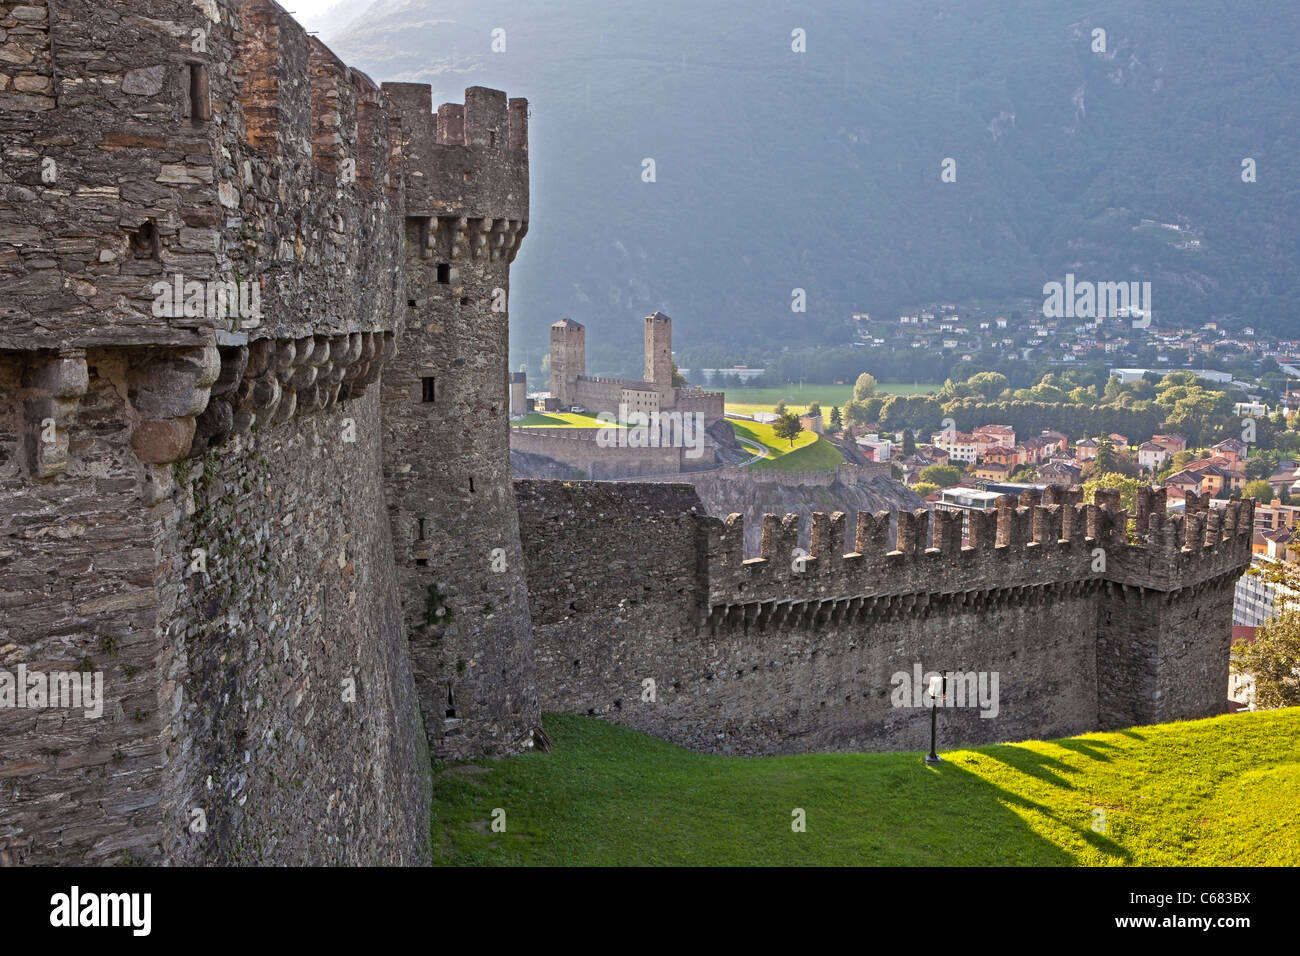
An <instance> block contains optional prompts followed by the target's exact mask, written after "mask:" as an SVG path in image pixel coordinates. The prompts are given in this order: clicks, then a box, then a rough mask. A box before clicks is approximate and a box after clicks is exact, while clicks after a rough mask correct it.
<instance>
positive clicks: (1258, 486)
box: [1241, 478, 1273, 502]
mask: <svg viewBox="0 0 1300 956" xmlns="http://www.w3.org/2000/svg"><path fill="white" fill-rule="evenodd" d="M1241 496H1242V497H1243V498H1254V499H1255V500H1256V501H1263V502H1269V501H1272V500H1273V486H1272V485H1270V484H1269V483H1268V482H1267V481H1265V480H1264V479H1263V478H1256V479H1255V480H1254V481H1248V482H1246V487H1245V488H1242V489H1241Z"/></svg>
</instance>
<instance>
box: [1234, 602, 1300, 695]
mask: <svg viewBox="0 0 1300 956" xmlns="http://www.w3.org/2000/svg"><path fill="white" fill-rule="evenodd" d="M1232 669H1233V670H1234V671H1236V672H1237V673H1243V672H1244V673H1249V674H1251V675H1252V676H1254V678H1255V705H1256V706H1257V707H1263V708H1270V707H1294V706H1295V705H1297V704H1300V676H1298V675H1300V609H1297V608H1296V607H1295V605H1294V604H1292V605H1289V606H1284V607H1283V608H1282V609H1281V610H1280V611H1279V612H1278V613H1277V614H1275V615H1274V616H1273V617H1271V618H1269V619H1268V620H1267V621H1265V622H1264V624H1263V626H1261V627H1260V628H1259V630H1257V631H1256V632H1255V640H1254V641H1253V642H1251V643H1249V644H1248V643H1246V642H1245V641H1238V642H1237V643H1236V644H1233V645H1232Z"/></svg>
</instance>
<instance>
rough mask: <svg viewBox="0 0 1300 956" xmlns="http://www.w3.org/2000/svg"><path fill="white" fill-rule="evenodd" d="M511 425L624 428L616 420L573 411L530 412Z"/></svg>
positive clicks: (527, 426)
mask: <svg viewBox="0 0 1300 956" xmlns="http://www.w3.org/2000/svg"><path fill="white" fill-rule="evenodd" d="M510 424H511V426H512V427H513V426H522V427H523V428H539V427H542V426H546V427H549V428H604V427H606V426H607V425H612V426H613V427H615V428H622V427H623V426H622V425H619V424H617V423H615V422H602V421H601V420H600V419H599V418H597V417H596V416H595V415H576V414H574V413H573V412H545V413H542V412H529V413H528V414H527V415H525V416H524V417H523V418H521V419H520V420H519V421H517V422H511V423H510Z"/></svg>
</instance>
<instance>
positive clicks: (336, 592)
mask: <svg viewBox="0 0 1300 956" xmlns="http://www.w3.org/2000/svg"><path fill="white" fill-rule="evenodd" d="M431 97H432V94H431V91H430V89H429V87H427V86H422V85H418V84H403V83H387V84H383V85H382V86H376V85H375V84H374V83H373V82H371V81H370V79H369V78H368V77H366V76H364V75H363V74H361V73H359V72H357V71H356V70H353V69H350V68H348V67H347V66H346V65H344V64H343V63H341V62H340V61H339V60H338V59H337V58H336V57H335V56H334V55H333V54H332V53H331V52H330V51H329V50H328V49H327V48H326V47H325V46H324V45H322V44H321V43H319V42H318V41H317V40H315V39H314V38H311V37H309V36H307V34H306V33H305V32H304V31H303V30H302V29H301V28H300V27H299V26H298V25H297V24H296V23H295V22H294V21H293V20H292V19H291V18H290V17H289V16H288V15H287V14H285V12H284V11H283V10H282V9H281V8H280V7H279V6H277V5H276V4H275V3H273V2H271V0H192V2H191V0H139V2H132V3H129V4H128V3H118V2H113V3H110V2H104V0H60V2H58V3H57V4H51V3H47V2H46V0H24V2H22V3H13V2H0V864H4V863H17V864H34V863H90V864H123V863H133V862H144V863H158V862H172V863H211V864H224V863H258V862H260V863H419V862H423V861H424V860H426V859H427V858H428V810H429V799H430V790H429V776H428V774H429V760H430V757H431V756H432V757H433V758H436V759H439V760H456V759H460V758H464V757H467V756H472V755H477V754H485V753H493V754H504V753H514V752H518V751H520V750H522V749H525V748H527V747H529V746H531V745H532V744H533V742H534V740H535V739H537V737H536V734H537V730H538V728H539V727H540V714H541V712H542V711H544V710H562V711H576V712H580V713H593V714H598V715H602V716H605V717H608V718H610V719H615V720H618V721H620V722H624V723H627V724H628V725H630V726H634V727H639V728H642V729H645V730H648V731H651V732H653V733H657V734H660V735H662V736H664V737H667V738H669V739H673V740H677V741H680V742H682V743H684V744H687V745H689V746H693V747H696V748H698V749H704V750H711V751H718V752H742V753H775V752H790V751H799V750H808V749H876V748H886V747H889V748H896V747H914V746H918V745H919V742H920V734H921V732H922V731H921V727H922V725H923V723H924V721H922V720H920V719H918V718H917V715H916V713H915V712H912V711H908V710H899V709H895V708H891V707H890V706H889V701H888V691H889V684H888V681H889V675H890V673H892V672H894V671H900V670H909V669H910V668H911V667H912V665H913V662H921V663H923V664H924V666H925V667H926V668H927V669H940V668H944V667H947V668H952V669H958V668H961V669H970V670H1000V671H1001V673H1002V675H1003V679H1002V694H1003V700H1002V705H1001V714H1000V716H999V718H997V719H994V720H986V719H981V718H979V717H978V714H976V713H974V712H971V713H964V712H951V713H945V714H944V715H943V716H942V718H941V719H942V720H944V721H945V722H946V723H945V727H946V731H945V732H946V734H947V735H948V736H949V739H951V740H952V741H953V742H957V741H961V742H980V741H986V740H999V739H1013V738H1016V737H1025V736H1042V735H1048V734H1061V733H1070V732H1075V731H1082V730H1089V729H1094V728H1097V727H1118V726H1126V725H1129V724H1133V723H1141V722H1146V721H1151V720H1167V719H1176V718H1182V717H1195V716H1204V715H1208V714H1212V713H1218V712H1220V710H1221V709H1222V702H1223V697H1224V689H1225V687H1226V682H1227V666H1228V665H1227V642H1228V634H1229V630H1230V629H1229V626H1228V625H1229V623H1230V613H1231V593H1232V584H1233V581H1234V580H1235V578H1236V577H1237V576H1239V575H1240V574H1241V572H1242V570H1243V569H1244V567H1245V566H1246V565H1247V564H1248V562H1249V556H1250V530H1251V524H1252V521H1251V506H1250V503H1249V502H1243V503H1234V504H1233V505H1232V506H1231V507H1230V508H1229V509H1228V510H1227V512H1226V513H1225V514H1220V513H1219V512H1211V513H1209V514H1208V515H1207V514H1205V513H1204V511H1203V509H1201V508H1200V506H1199V503H1198V502H1196V501H1192V502H1191V507H1190V508H1189V513H1188V515H1187V516H1186V517H1181V516H1178V517H1168V516H1166V515H1165V508H1164V501H1163V498H1162V497H1160V496H1158V495H1156V494H1145V495H1143V496H1141V498H1140V499H1139V502H1138V509H1137V511H1138V513H1137V515H1136V516H1135V520H1132V521H1130V518H1129V516H1127V515H1125V514H1124V512H1123V511H1121V510H1120V507H1119V502H1118V500H1117V499H1115V498H1113V497H1107V496H1104V495H1103V497H1102V500H1101V501H1100V502H1099V506H1094V505H1088V506H1084V505H1082V504H1081V503H1080V502H1079V501H1078V500H1077V496H1072V495H1064V496H1059V497H1058V496H1055V495H1053V496H1049V498H1048V499H1046V500H1043V501H1036V500H1026V501H1023V502H1020V503H1019V504H1018V506H1017V505H1015V504H1012V503H1007V506H1006V507H1004V508H1003V509H1002V511H1001V512H999V513H998V514H997V515H994V516H981V515H972V516H971V522H972V523H971V531H970V538H969V541H968V542H966V543H963V540H962V536H961V530H960V526H959V525H958V524H954V520H953V519H952V516H949V515H944V514H927V513H925V512H920V513H917V514H909V513H901V514H898V515H894V516H891V515H889V514H887V513H882V514H878V515H866V514H860V515H859V516H858V520H857V524H856V527H855V528H853V529H846V528H845V527H844V520H843V516H840V515H824V514H817V515H814V516H813V518H812V540H811V546H810V548H809V551H810V552H811V556H810V557H809V558H807V560H806V561H798V562H792V561H791V560H790V553H791V551H792V550H793V545H794V540H793V536H794V534H796V533H797V527H796V522H795V521H794V520H793V518H791V517H787V518H785V519H780V518H777V517H774V516H769V517H767V518H765V519H764V522H763V529H762V553H761V556H759V557H749V556H747V555H746V554H745V549H744V528H743V524H742V522H740V520H739V519H736V518H733V519H729V520H725V521H724V520H719V519H717V518H713V517H709V516H707V515H706V514H704V510H703V508H702V507H701V506H700V504H699V499H698V497H697V496H696V494H695V492H694V490H693V489H692V488H690V487H687V486H681V485H675V484H650V483H645V484H623V485H607V484H599V483H587V482H574V483H563V482H543V481H519V482H512V481H511V479H510V474H509V427H508V415H507V406H506V401H507V396H506V379H507V368H506V355H507V348H506V346H507V330H508V314H509V313H508V304H509V292H510V284H509V278H510V277H509V269H510V264H511V262H512V261H513V259H514V257H515V255H516V253H517V251H518V249H519V248H520V243H521V241H522V240H523V238H524V236H525V234H526V232H527V229H528V130H527V124H528V107H527V104H526V102H525V101H524V100H520V99H513V100H508V99H507V98H506V97H505V95H504V94H502V93H499V92H497V91H494V90H488V89H483V88H477V87H475V88H471V89H469V90H466V91H465V102H464V104H444V105H442V106H440V107H439V108H438V110H437V112H436V113H435V112H434V110H433V103H432V98H431ZM249 283H252V284H255V288H253V287H252V286H250V285H249ZM160 288H161V289H162V290H164V291H159V290H160ZM214 288H216V289H218V292H219V294H218V295H217V296H215V298H214V296H213V295H212V294H211V292H212V290H213V289H214ZM176 289H179V290H180V293H181V294H180V295H176V294H174V293H173V292H171V291H165V290H176ZM164 297H165V298H167V299H168V300H169V302H168V304H167V305H166V306H165V307H159V303H160V301H161V300H162V298H164ZM180 300H183V301H180ZM214 301H216V302H217V303H223V302H224V303H230V302H240V301H242V302H243V303H244V305H245V307H246V308H244V309H243V310H242V311H240V310H238V309H234V310H233V311H234V313H235V314H231V312H230V311H228V310H227V309H226V308H225V307H224V306H222V307H221V308H218V309H214V308H213V302H214ZM254 304H256V309H252V308H251V307H252V306H253V305H254ZM250 312H252V313H253V314H249V313H250ZM657 321H658V320H657V319H656V318H655V317H654V316H652V317H651V318H650V319H649V320H647V335H646V340H647V354H646V363H647V364H646V372H645V375H646V381H647V383H648V384H650V385H653V386H654V389H655V391H656V394H662V395H664V396H667V395H669V394H673V395H674V400H675V401H680V400H681V399H680V395H679V394H678V393H675V392H674V391H673V389H672V387H671V365H670V362H671V358H670V356H671V343H670V341H669V338H668V336H669V334H670V333H669V328H668V325H667V323H666V322H664V323H662V328H661V327H660V325H659V324H656V323H657ZM580 328H581V327H578V329H579V331H580ZM555 334H556V333H555V332H553V339H554V336H555ZM562 334H563V335H565V336H572V335H573V334H574V333H573V331H572V329H570V330H569V331H567V332H563V333H562ZM582 354H583V343H582V341H581V335H580V334H579V335H578V336H577V338H576V339H574V338H566V339H565V342H564V355H565V356H566V359H565V361H564V362H563V363H561V364H562V365H563V368H564V372H563V375H562V378H563V379H564V384H563V387H565V388H568V387H570V385H569V384H568V381H569V379H568V376H569V373H570V371H573V372H574V376H573V387H575V388H578V389H579V392H578V393H577V395H579V396H580V395H581V388H582V387H583V386H581V382H582V381H583V379H584V376H585V368H584V366H583V361H582ZM620 388H621V385H620ZM661 389H662V392H661ZM678 391H680V390H678ZM574 401H588V399H584V398H581V397H575V398H574ZM592 404H593V405H594V402H593V403H592ZM1098 552H1100V553H1101V554H1102V555H1103V557H1104V561H1102V562H1101V564H1100V565H1099V564H1098V561H1097V554H1098ZM20 670H21V672H22V673H24V674H26V673H41V674H47V675H62V676H61V677H60V681H62V685H61V686H64V687H67V686H69V685H71V684H73V683H74V682H75V681H74V678H76V677H78V676H79V675H88V676H89V675H99V676H100V677H102V687H103V699H102V704H103V707H102V713H101V714H99V715H97V716H96V715H92V714H90V713H88V712H87V709H86V708H83V707H73V706H63V704H64V703H66V702H63V701H61V702H59V705H57V706H56V702H55V701H54V700H52V699H47V698H45V697H43V696H42V697H39V698H38V697H32V696H30V695H27V694H26V690H27V688H26V687H23V688H21V689H20V688H18V687H17V686H16V685H15V684H14V683H13V680H12V677H11V675H14V674H16V673H19V672H20ZM647 679H651V680H653V681H654V682H655V686H656V687H657V693H656V695H655V697H654V699H653V700H645V699H643V697H644V692H643V688H644V687H645V683H644V682H645V681H646V680H647ZM50 686H51V687H53V686H55V683H53V682H52V683H51V684H50ZM20 693H21V694H23V695H24V696H23V698H22V701H23V703H22V705H19V703H18V700H19V697H18V695H19V694H20ZM6 694H7V695H8V696H6Z"/></svg>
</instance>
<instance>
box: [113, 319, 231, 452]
mask: <svg viewBox="0 0 1300 956" xmlns="http://www.w3.org/2000/svg"><path fill="white" fill-rule="evenodd" d="M220 374H221V356H220V353H219V352H218V351H217V347H216V346H215V345H210V346H207V347H205V348H175V349H149V350H147V351H145V352H144V354H143V355H141V356H140V357H139V358H136V359H135V360H133V361H132V363H131V365H130V368H129V372H128V376H129V378H128V381H129V385H128V392H127V397H128V398H129V400H130V402H131V405H132V407H133V408H134V409H135V412H136V414H137V415H139V417H140V423H139V424H138V425H137V426H136V428H135V432H134V433H133V434H132V435H131V447H132V448H133V449H134V450H135V453H136V456H137V457H138V458H139V459H140V460H141V461H143V462H146V463H148V464H151V465H165V464H169V463H170V462H174V461H179V460H180V459H181V458H184V457H185V456H186V455H187V454H189V451H190V448H191V446H192V445H193V443H194V434H195V428H196V419H197V418H198V416H199V415H201V414H202V413H203V412H204V410H205V409H206V408H207V407H208V399H209V396H210V394H211V391H212V386H213V385H214V384H215V383H216V382H217V379H218V377H219V376H220Z"/></svg>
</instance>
